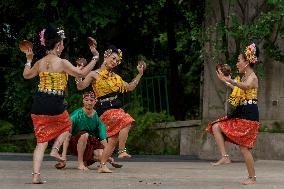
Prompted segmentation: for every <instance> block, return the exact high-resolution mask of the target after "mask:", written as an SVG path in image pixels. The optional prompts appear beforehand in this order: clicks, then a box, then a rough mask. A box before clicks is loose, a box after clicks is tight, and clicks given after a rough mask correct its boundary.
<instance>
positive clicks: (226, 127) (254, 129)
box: [206, 117, 259, 148]
mask: <svg viewBox="0 0 284 189" xmlns="http://www.w3.org/2000/svg"><path fill="white" fill-rule="evenodd" d="M215 123H218V124H219V126H220V129H221V130H222V133H223V134H224V135H225V140H226V141H228V142H231V143H234V144H237V145H240V146H245V147H247V148H253V147H254V146H255V142H256V136H257V134H258V128H259V122H258V121H250V120H246V119H240V118H230V119H229V118H227V117H222V118H220V119H218V120H216V121H213V122H211V123H209V124H208V127H207V128H206V131H207V132H209V133H211V134H213V132H212V126H213V125H214V124H215Z"/></svg>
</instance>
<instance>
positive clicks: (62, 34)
mask: <svg viewBox="0 0 284 189" xmlns="http://www.w3.org/2000/svg"><path fill="white" fill-rule="evenodd" d="M57 33H58V35H59V36H60V37H61V38H62V39H64V38H65V34H64V30H60V29H59V28H58V32H57Z"/></svg>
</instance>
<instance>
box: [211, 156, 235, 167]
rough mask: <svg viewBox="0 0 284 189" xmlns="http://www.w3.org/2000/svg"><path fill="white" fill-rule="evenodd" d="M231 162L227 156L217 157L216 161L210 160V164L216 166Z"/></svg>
mask: <svg viewBox="0 0 284 189" xmlns="http://www.w3.org/2000/svg"><path fill="white" fill-rule="evenodd" d="M229 163H232V162H231V160H230V158H229V157H224V156H223V157H222V158H221V159H219V160H218V161H217V162H212V163H211V165H213V166H218V165H224V164H229Z"/></svg>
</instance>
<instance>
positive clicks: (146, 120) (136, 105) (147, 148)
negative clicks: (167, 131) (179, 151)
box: [127, 97, 174, 154]
mask: <svg viewBox="0 0 284 189" xmlns="http://www.w3.org/2000/svg"><path fill="white" fill-rule="evenodd" d="M139 98H140V97H135V98H134V99H133V101H132V103H131V106H130V107H129V111H128V112H129V114H130V115H131V116H133V118H134V119H135V122H134V124H133V126H132V127H131V130H130V132H129V136H128V140H127V147H128V149H129V151H130V152H131V153H133V154H153V153H160V154H161V153H167V154H169V153H174V152H173V150H172V149H170V148H165V149H155V147H156V145H157V142H158V143H159V141H157V139H158V137H159V135H158V134H157V133H156V132H155V130H154V129H153V125H154V123H159V122H167V121H173V120H174V118H173V117H172V116H169V115H168V114H167V113H166V112H146V113H145V111H144V110H143V107H142V106H141V104H140V100H139Z"/></svg>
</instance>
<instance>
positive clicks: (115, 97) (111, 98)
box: [99, 95, 117, 103]
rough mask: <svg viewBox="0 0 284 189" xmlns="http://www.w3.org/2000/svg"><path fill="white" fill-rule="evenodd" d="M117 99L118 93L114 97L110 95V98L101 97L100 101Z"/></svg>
mask: <svg viewBox="0 0 284 189" xmlns="http://www.w3.org/2000/svg"><path fill="white" fill-rule="evenodd" d="M115 99H117V95H115V96H112V97H108V98H103V99H100V100H99V102H100V103H102V102H109V101H113V100H115Z"/></svg>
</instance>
